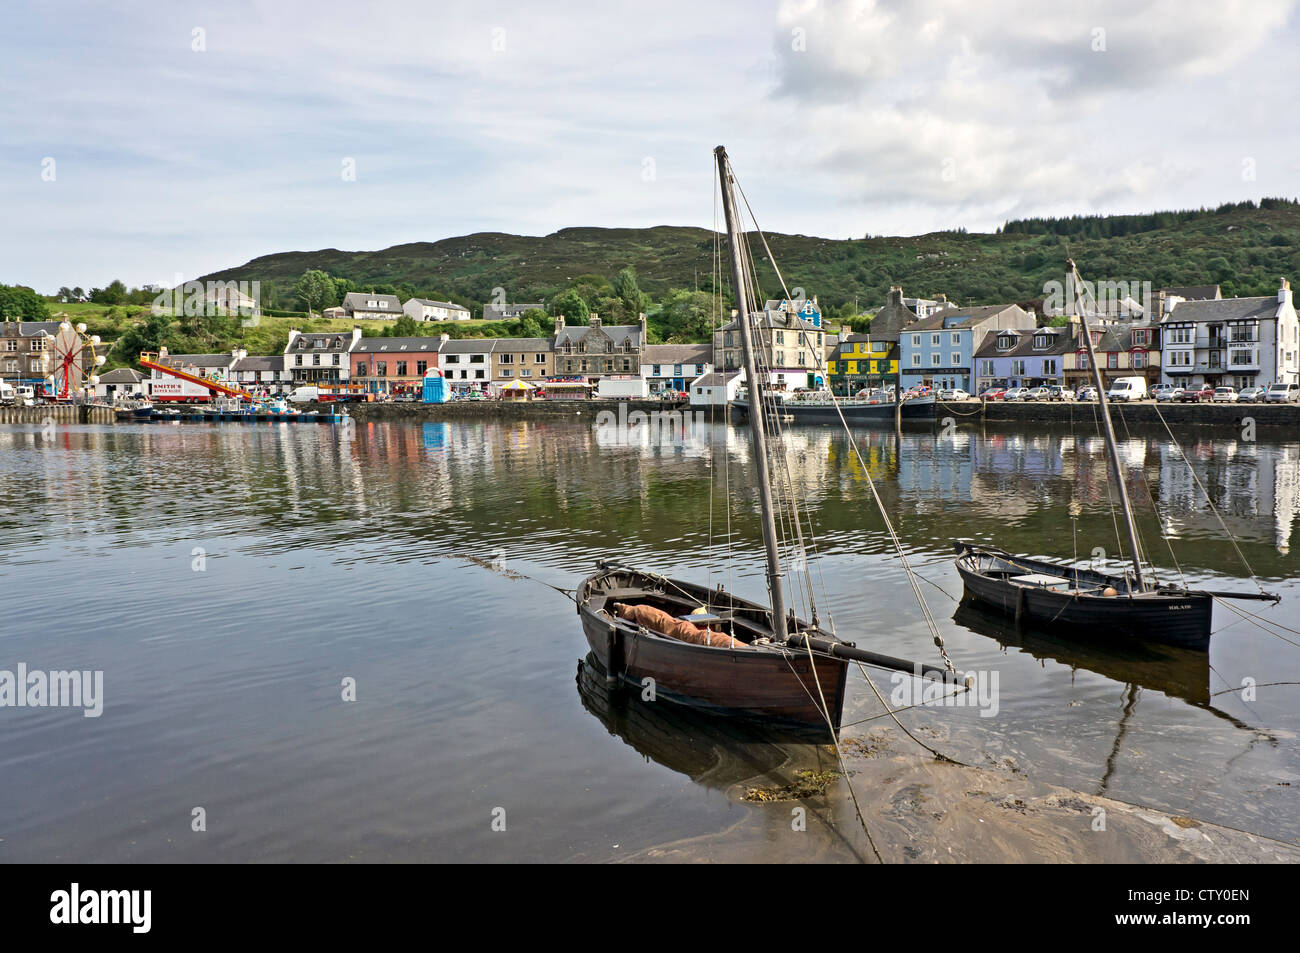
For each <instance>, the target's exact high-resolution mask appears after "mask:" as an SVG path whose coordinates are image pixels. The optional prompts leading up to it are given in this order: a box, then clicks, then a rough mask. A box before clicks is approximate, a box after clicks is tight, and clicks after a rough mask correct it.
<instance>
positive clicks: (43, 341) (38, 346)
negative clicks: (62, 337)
mask: <svg viewBox="0 0 1300 953" xmlns="http://www.w3.org/2000/svg"><path fill="white" fill-rule="evenodd" d="M49 343H50V342H49V338H47V337H44V336H41V337H34V338H32V346H31V347H30V348H29V350H32V351H43V350H45V346H46V345H47V344H49Z"/></svg>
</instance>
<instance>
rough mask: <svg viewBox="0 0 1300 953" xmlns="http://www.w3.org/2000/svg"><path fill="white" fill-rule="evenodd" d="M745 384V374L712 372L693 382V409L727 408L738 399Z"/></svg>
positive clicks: (741, 372) (691, 389)
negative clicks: (728, 403) (729, 403)
mask: <svg viewBox="0 0 1300 953" xmlns="http://www.w3.org/2000/svg"><path fill="white" fill-rule="evenodd" d="M744 383H745V372H744V371H743V370H740V371H712V372H710V373H708V374H705V375H704V376H703V377H699V378H697V379H695V380H693V381H691V388H690V391H691V406H692V407H726V406H727V402H728V401H731V400H735V399H736V394H737V393H739V391H740V388H741V385H743V384H744Z"/></svg>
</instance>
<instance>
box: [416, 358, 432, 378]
mask: <svg viewBox="0 0 1300 953" xmlns="http://www.w3.org/2000/svg"><path fill="white" fill-rule="evenodd" d="M428 369H429V362H428V361H416V362H415V373H417V374H419V375H420V376H421V377H423V376H424V373H425V371H427V370H428Z"/></svg>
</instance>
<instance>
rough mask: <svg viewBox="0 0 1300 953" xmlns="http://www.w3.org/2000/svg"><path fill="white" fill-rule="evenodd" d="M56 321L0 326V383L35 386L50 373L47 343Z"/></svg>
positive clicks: (54, 330) (55, 328)
mask: <svg viewBox="0 0 1300 953" xmlns="http://www.w3.org/2000/svg"><path fill="white" fill-rule="evenodd" d="M58 330H59V322H58V321H4V322H0V380H3V381H5V382H6V383H9V384H23V385H27V386H35V385H37V384H40V383H41V382H43V381H44V380H45V379H46V378H47V377H48V376H49V375H50V373H51V371H52V368H51V366H50V339H51V338H52V337H54V335H55V334H57V333H58Z"/></svg>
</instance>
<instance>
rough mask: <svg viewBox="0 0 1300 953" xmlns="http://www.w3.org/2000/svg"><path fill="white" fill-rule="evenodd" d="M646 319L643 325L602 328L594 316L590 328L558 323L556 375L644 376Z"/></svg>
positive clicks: (614, 325)
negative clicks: (642, 371) (642, 359)
mask: <svg viewBox="0 0 1300 953" xmlns="http://www.w3.org/2000/svg"><path fill="white" fill-rule="evenodd" d="M645 339H646V332H645V315H644V314H643V315H641V323H640V324H602V323H601V320H600V317H599V316H598V315H594V314H593V315H591V317H589V318H588V319H587V324H586V325H585V326H584V325H578V326H575V327H569V326H567V325H566V324H565V322H564V317H563V316H562V315H561V316H560V317H557V318H556V319H555V374H556V375H557V376H560V377H586V378H595V377H610V376H623V375H635V376H640V374H641V352H642V349H643V348H644V347H645Z"/></svg>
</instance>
